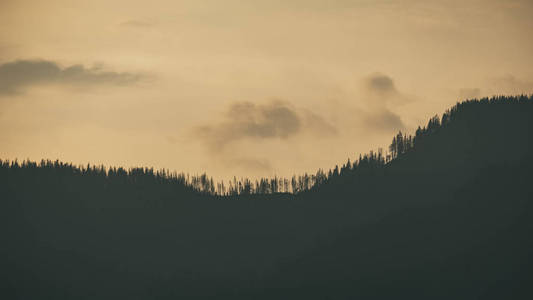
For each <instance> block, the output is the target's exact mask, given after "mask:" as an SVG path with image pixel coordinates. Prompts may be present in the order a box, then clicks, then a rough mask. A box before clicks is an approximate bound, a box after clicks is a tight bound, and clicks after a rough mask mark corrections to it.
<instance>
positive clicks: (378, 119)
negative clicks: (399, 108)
mask: <svg viewBox="0 0 533 300" xmlns="http://www.w3.org/2000/svg"><path fill="white" fill-rule="evenodd" d="M365 123H366V125H367V126H370V127H371V128H373V129H377V130H380V131H396V130H401V129H404V128H405V125H404V124H403V122H402V119H401V118H400V116H398V115H397V114H395V113H393V112H391V111H389V110H387V109H382V110H379V111H375V112H371V113H369V114H367V115H366V116H365Z"/></svg>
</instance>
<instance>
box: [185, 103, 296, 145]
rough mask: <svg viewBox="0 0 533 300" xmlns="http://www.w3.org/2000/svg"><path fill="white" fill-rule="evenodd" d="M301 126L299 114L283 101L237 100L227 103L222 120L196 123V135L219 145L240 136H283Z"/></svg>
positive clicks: (242, 137) (243, 137)
mask: <svg viewBox="0 0 533 300" xmlns="http://www.w3.org/2000/svg"><path fill="white" fill-rule="evenodd" d="M301 127H302V120H301V118H300V116H299V115H298V114H297V113H296V111H295V110H294V109H293V108H292V107H290V105H288V104H287V103H285V102H280V101H273V102H270V103H267V104H259V105H257V104H254V103H252V102H237V103H233V104H232V105H231V106H230V107H229V109H228V111H227V112H226V113H225V115H224V118H223V121H222V122H220V123H218V124H211V125H205V126H201V127H198V128H196V130H195V135H197V136H198V137H199V138H200V139H202V140H204V141H205V142H206V143H207V144H208V145H209V146H210V147H211V148H214V149H220V148H221V147H224V146H225V145H226V144H228V143H232V142H234V141H238V140H242V139H272V138H280V139H286V138H289V137H290V136H293V135H295V134H297V133H298V132H299V131H300V130H301Z"/></svg>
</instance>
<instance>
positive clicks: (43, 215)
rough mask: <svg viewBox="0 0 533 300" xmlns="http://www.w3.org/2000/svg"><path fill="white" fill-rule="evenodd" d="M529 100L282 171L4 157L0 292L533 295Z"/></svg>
mask: <svg viewBox="0 0 533 300" xmlns="http://www.w3.org/2000/svg"><path fill="white" fill-rule="evenodd" d="M532 167H533V96H518V97H495V98H491V99H481V100H477V99H476V100H469V101H465V102H462V103H458V104H457V105H455V106H454V107H452V108H450V109H449V110H448V111H446V112H445V113H444V114H443V115H442V116H440V117H439V116H435V117H433V118H431V119H430V120H429V122H428V124H427V125H425V126H421V127H420V128H419V129H418V130H417V131H416V132H415V133H413V135H408V134H405V133H401V132H400V133H398V134H397V135H396V136H394V138H393V140H392V143H391V145H390V148H389V149H386V151H383V150H378V151H375V152H374V151H372V152H370V153H368V154H365V155H361V156H360V157H359V158H358V159H356V160H355V161H354V162H350V160H348V162H346V163H344V164H341V165H340V166H334V167H333V168H332V169H331V170H328V171H322V170H318V171H317V172H316V174H313V175H309V174H303V175H299V176H294V177H293V178H291V179H282V178H264V179H260V180H257V181H254V182H252V181H251V180H248V179H241V180H237V179H235V180H234V181H232V182H229V183H223V182H219V183H216V182H213V180H212V179H211V178H209V177H208V176H207V175H200V176H188V175H186V174H177V173H172V172H169V171H166V170H161V171H154V170H152V169H146V168H137V169H130V170H126V169H122V168H104V167H95V166H83V167H78V166H73V165H71V164H66V163H61V162H57V161H56V162H52V161H43V162H41V163H33V162H22V163H19V162H8V161H2V162H0V193H1V195H2V196H1V197H0V198H1V200H0V217H1V220H2V227H1V228H2V229H1V231H2V232H1V234H2V237H3V240H4V242H3V246H2V247H0V257H2V259H1V261H0V263H1V269H2V271H0V276H1V278H0V291H1V294H2V295H3V296H2V298H5V299H35V298H39V299H43V298H44V299H95V298H98V299H117V298H129V299H176V298H184V299H190V298H213V299H214V298H216V299H219V298H222V299H280V298H281V299H359V298H360V299H391V298H400V299H403V298H406V299H473V298H479V299H502V298H505V299H530V298H531V297H532V296H533V293H532V292H531V290H530V289H529V283H530V282H532V279H533V271H531V270H533V238H531V236H533V235H532V233H533V221H532V220H533V206H532V203H531V199H533V197H532V196H533V187H532V184H531V180H532V179H533V176H532V175H531V174H532V173H531V172H532V171H531V170H533V169H532Z"/></svg>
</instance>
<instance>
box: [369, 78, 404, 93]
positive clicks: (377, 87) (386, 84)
mask: <svg viewBox="0 0 533 300" xmlns="http://www.w3.org/2000/svg"><path fill="white" fill-rule="evenodd" d="M366 87H367V89H368V90H369V91H370V92H373V93H378V94H381V95H394V94H397V93H398V91H397V90H396V87H395V86H394V81H393V80H392V78H390V77H389V76H387V75H383V74H379V73H377V74H374V75H371V76H369V77H368V78H366Z"/></svg>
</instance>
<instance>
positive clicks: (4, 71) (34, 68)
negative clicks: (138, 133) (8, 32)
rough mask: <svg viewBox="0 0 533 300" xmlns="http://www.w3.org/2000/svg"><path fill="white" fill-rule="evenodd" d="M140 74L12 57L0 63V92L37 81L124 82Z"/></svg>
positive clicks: (16, 90)
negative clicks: (14, 58) (65, 65)
mask: <svg viewBox="0 0 533 300" xmlns="http://www.w3.org/2000/svg"><path fill="white" fill-rule="evenodd" d="M142 77H143V75H142V74H138V73H129V72H120V73H119V72H113V71H105V70H103V69H102V68H101V67H92V68H87V67H85V66H83V65H80V64H78V65H71V66H68V67H61V66H60V65H59V64H58V63H57V62H54V61H49V60H16V61H12V62H7V63H4V64H1V65H0V95H1V94H17V93H21V92H23V91H24V90H25V89H27V88H29V87H31V86H34V85H40V84H60V85H128V84H133V83H135V82H137V81H139V80H140V79H141V78H142Z"/></svg>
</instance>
